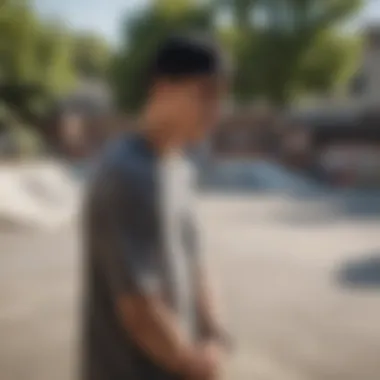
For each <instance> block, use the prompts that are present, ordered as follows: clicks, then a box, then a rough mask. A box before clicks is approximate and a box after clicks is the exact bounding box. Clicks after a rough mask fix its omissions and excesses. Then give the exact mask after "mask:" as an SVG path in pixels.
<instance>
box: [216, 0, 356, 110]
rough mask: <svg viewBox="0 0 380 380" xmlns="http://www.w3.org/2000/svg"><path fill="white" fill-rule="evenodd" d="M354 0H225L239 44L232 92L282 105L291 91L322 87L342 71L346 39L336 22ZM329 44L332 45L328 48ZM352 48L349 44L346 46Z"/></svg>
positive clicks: (345, 15)
mask: <svg viewBox="0 0 380 380" xmlns="http://www.w3.org/2000/svg"><path fill="white" fill-rule="evenodd" d="M360 4H361V2H360V1H359V0H225V1H223V3H222V5H223V6H224V7H225V9H227V10H228V11H229V12H231V14H232V15H233V16H234V17H233V28H234V29H237V30H239V33H240V43H239V44H237V45H235V46H237V47H236V48H235V51H234V55H235V56H236V62H237V73H238V75H237V81H236V95H237V97H238V99H239V100H240V101H249V100H251V99H252V98H255V97H258V96H260V97H264V98H266V99H268V100H270V101H272V102H273V103H275V104H278V105H284V104H286V103H287V102H289V101H290V100H291V99H292V98H293V97H294V96H295V95H296V94H297V91H298V93H299V91H301V90H303V91H305V90H306V91H308V92H310V91H311V92H313V91H324V90H328V89H330V88H331V87H333V86H334V82H335V80H336V78H337V76H336V74H337V73H340V72H346V71H347V70H346V68H345V65H346V64H347V63H348V61H349V63H352V61H350V59H348V60H347V59H346V58H348V57H349V56H350V49H351V46H350V39H348V40H347V39H345V38H344V37H343V36H340V37H339V40H340V42H341V43H342V44H341V45H340V46H339V47H337V46H336V43H337V40H338V37H337V32H336V27H337V26H338V25H339V24H340V23H341V22H343V21H345V20H347V18H348V17H349V16H351V15H352V14H353V13H354V12H355V11H356V10H357V9H358V7H359V6H360ZM334 46H336V47H337V48H336V49H334ZM351 51H352V49H351Z"/></svg>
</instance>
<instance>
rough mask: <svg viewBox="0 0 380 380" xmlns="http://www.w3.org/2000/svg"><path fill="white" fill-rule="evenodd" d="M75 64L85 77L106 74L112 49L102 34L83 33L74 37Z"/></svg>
mask: <svg viewBox="0 0 380 380" xmlns="http://www.w3.org/2000/svg"><path fill="white" fill-rule="evenodd" d="M73 40H74V41H73V45H74V48H73V64H74V68H75V71H76V73H77V74H79V75H80V76H84V77H95V78H103V77H105V76H106V74H107V71H108V67H109V64H110V59H111V54H112V52H111V50H110V47H109V45H108V44H107V42H106V41H105V40H104V39H103V38H101V37H100V36H96V35H93V34H88V33H82V34H77V35H75V36H74V37H73Z"/></svg>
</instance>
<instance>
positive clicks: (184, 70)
mask: <svg viewBox="0 0 380 380" xmlns="http://www.w3.org/2000/svg"><path fill="white" fill-rule="evenodd" d="M229 74H230V67H229V65H228V62H227V57H226V56H225V55H224V54H223V52H222V50H221V49H220V47H219V46H218V44H217V43H216V42H215V41H213V40H212V39H211V38H207V37H203V36H195V35H193V36H190V35H182V36H172V37H170V38H168V39H167V40H166V41H164V42H163V43H162V44H161V46H159V47H158V49H157V51H156V53H155V55H154V57H153V60H152V62H151V65H150V67H149V72H148V79H149V82H150V84H152V83H154V81H155V80H157V79H160V78H168V79H173V80H175V79H184V78H188V77H194V76H221V77H224V76H229Z"/></svg>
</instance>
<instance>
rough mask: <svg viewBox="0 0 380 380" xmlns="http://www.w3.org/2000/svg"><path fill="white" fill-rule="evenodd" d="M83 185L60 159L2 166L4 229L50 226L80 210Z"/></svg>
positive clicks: (0, 202)
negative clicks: (79, 202)
mask: <svg viewBox="0 0 380 380" xmlns="http://www.w3.org/2000/svg"><path fill="white" fill-rule="evenodd" d="M79 194H80V189H79V184H78V183H77V182H76V181H75V180H74V179H73V177H72V175H71V174H70V171H69V170H68V169H67V168H66V167H65V166H64V165H62V164H60V163H56V162H42V163H41V162H38V163H28V164H27V163H25V164H14V165H5V166H4V165H3V166H1V167H0V228H2V229H6V228H12V229H14V228H15V229H20V228H21V229H22V228H37V229H48V228H55V227H58V226H61V225H62V224H64V223H67V222H68V221H69V220H70V219H71V218H72V217H73V216H74V214H75V213H76V212H77V211H78V209H79V207H78V201H79Z"/></svg>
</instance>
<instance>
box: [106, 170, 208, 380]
mask: <svg viewBox="0 0 380 380" xmlns="http://www.w3.org/2000/svg"><path fill="white" fill-rule="evenodd" d="M134 181H138V179H134ZM137 185H138V182H133V183H126V182H124V180H123V181H122V177H120V174H119V175H118V176H115V175H112V176H111V175H108V176H107V182H106V190H102V196H101V199H100V201H101V202H102V207H103V210H106V213H105V216H106V217H105V220H103V225H104V227H105V228H104V233H105V238H106V244H107V251H108V252H106V254H105V255H104V257H103V260H104V262H103V264H104V266H103V268H104V270H105V272H106V275H107V276H108V277H107V280H108V282H109V287H110V290H111V292H112V294H113V295H114V302H115V306H116V308H117V313H118V315H119V317H120V320H121V323H122V324H123V326H124V327H125V329H126V331H127V332H128V334H129V335H130V336H131V337H132V339H134V341H135V343H136V345H137V346H139V347H140V349H141V350H142V351H143V352H145V354H146V355H147V356H148V357H150V358H151V359H152V361H153V362H155V363H156V364H157V365H158V366H160V367H161V368H163V369H166V370H168V371H171V372H173V373H178V374H182V375H184V376H186V377H190V378H192V377H194V378H198V377H200V378H203V377H204V378H209V377H211V376H212V374H213V371H214V367H215V366H214V363H213V358H212V357H210V355H207V353H206V352H204V351H202V350H201V349H199V348H198V347H196V346H195V345H194V344H193V343H192V342H191V340H190V338H189V337H188V336H186V334H185V333H184V332H183V330H182V329H181V327H180V324H179V321H178V320H177V318H176V316H175V315H174V313H173V312H172V311H171V310H170V309H169V308H168V307H167V306H166V304H165V303H164V302H163V300H162V293H161V287H160V286H161V284H160V274H159V258H158V256H157V255H158V254H159V253H158V252H157V245H156V243H157V237H158V227H159V226H158V225H157V224H158V218H157V215H156V214H155V208H154V206H155V205H154V202H153V199H154V198H153V197H150V196H149V193H148V194H147V193H146V192H147V191H148V190H147V189H146V188H139V187H138V186H137ZM136 186H137V187H136Z"/></svg>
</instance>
